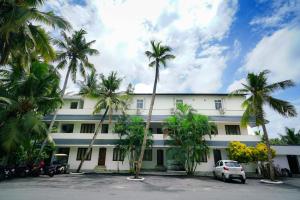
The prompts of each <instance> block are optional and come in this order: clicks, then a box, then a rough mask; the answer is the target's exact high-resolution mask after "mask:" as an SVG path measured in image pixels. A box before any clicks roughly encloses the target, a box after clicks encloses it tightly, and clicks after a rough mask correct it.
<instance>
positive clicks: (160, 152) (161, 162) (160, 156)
mask: <svg viewBox="0 0 300 200" xmlns="http://www.w3.org/2000/svg"><path fill="white" fill-rule="evenodd" d="M157 166H164V150H162V149H157Z"/></svg>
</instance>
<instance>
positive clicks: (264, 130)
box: [262, 119, 275, 181]
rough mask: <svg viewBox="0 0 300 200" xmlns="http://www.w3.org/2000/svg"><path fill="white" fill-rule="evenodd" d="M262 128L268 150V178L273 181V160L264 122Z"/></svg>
mask: <svg viewBox="0 0 300 200" xmlns="http://www.w3.org/2000/svg"><path fill="white" fill-rule="evenodd" d="M263 122H264V119H263ZM262 128H263V132H264V138H265V142H266V145H267V150H268V162H269V171H270V179H271V181H274V180H275V174H274V168H273V161H272V151H271V147H270V142H269V136H268V133H267V129H266V125H265V123H263V124H262Z"/></svg>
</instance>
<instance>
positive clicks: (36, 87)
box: [0, 62, 62, 157]
mask: <svg viewBox="0 0 300 200" xmlns="http://www.w3.org/2000/svg"><path fill="white" fill-rule="evenodd" d="M29 69H30V70H29V72H30V73H29V74H28V73H27V72H25V69H24V68H23V67H20V66H19V67H18V66H10V68H9V69H8V70H7V72H6V73H5V76H4V77H3V82H2V84H3V86H1V85H0V94H2V95H3V96H4V98H6V99H8V100H9V101H7V102H6V103H3V104H0V108H1V109H0V122H1V123H0V143H1V144H0V149H1V152H5V155H6V156H7V157H9V156H10V155H11V153H13V152H16V149H17V148H18V147H19V146H20V145H22V144H24V143H28V141H29V140H33V139H35V138H36V139H38V138H43V139H44V138H45V134H46V130H47V129H46V126H45V124H44V122H42V116H43V115H46V114H49V113H51V112H53V111H54V110H55V109H56V108H57V107H58V106H59V105H60V104H61V103H62V102H61V98H60V89H59V78H60V77H59V75H58V72H57V71H56V69H55V68H54V67H53V66H51V65H48V64H46V63H40V62H34V63H32V64H31V65H30V67H29ZM36 136H38V137H36Z"/></svg>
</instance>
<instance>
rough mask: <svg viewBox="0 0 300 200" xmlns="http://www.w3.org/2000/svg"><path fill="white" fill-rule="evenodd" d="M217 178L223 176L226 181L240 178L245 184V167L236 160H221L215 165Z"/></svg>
mask: <svg viewBox="0 0 300 200" xmlns="http://www.w3.org/2000/svg"><path fill="white" fill-rule="evenodd" d="M213 174H214V177H215V178H221V179H222V180H223V181H224V182H226V181H228V180H231V179H239V180H241V182H242V183H243V184H244V183H245V182H246V175H245V171H244V169H243V167H242V166H241V165H240V164H239V163H238V162H237V161H234V160H219V161H218V162H217V164H216V166H215V167H214V170H213Z"/></svg>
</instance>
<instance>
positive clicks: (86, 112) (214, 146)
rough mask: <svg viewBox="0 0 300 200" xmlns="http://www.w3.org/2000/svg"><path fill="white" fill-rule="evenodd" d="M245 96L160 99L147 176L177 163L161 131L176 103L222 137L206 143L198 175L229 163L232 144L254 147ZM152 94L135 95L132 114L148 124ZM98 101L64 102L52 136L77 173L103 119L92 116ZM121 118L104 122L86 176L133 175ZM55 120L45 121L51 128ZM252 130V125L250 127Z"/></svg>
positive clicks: (68, 99)
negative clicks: (117, 128) (121, 143)
mask: <svg viewBox="0 0 300 200" xmlns="http://www.w3.org/2000/svg"><path fill="white" fill-rule="evenodd" d="M244 98H245V97H244V96H234V97H233V96H229V95H228V94H157V95H156V99H155V104H154V109H153V113H152V120H151V125H150V129H151V131H152V133H153V145H152V148H151V149H148V150H147V152H146V153H145V154H146V155H145V157H146V158H145V160H144V161H143V165H142V168H143V169H144V170H147V169H148V170H173V169H172V162H171V160H170V159H168V155H167V149H168V146H167V145H166V141H167V140H169V138H165V137H164V136H163V134H162V133H163V132H162V128H163V124H164V121H165V119H166V118H167V117H168V116H170V115H172V114H173V113H174V111H175V108H176V104H177V103H186V104H189V105H191V106H192V107H193V108H194V109H195V110H196V112H197V113H200V114H204V115H207V116H208V117H209V120H210V121H212V122H214V123H215V124H216V125H217V128H218V133H217V135H214V136H212V137H211V138H206V140H207V142H208V145H209V147H210V151H209V153H208V154H207V155H205V158H203V159H202V162H201V163H200V164H199V165H198V167H197V169H196V171H197V172H199V173H209V172H211V171H212V169H213V166H214V164H215V163H216V162H217V161H218V160H220V159H227V154H226V151H225V148H226V147H227V145H228V143H229V142H230V141H241V142H243V143H246V144H247V145H255V144H256V143H257V142H258V141H260V138H259V137H258V136H256V135H255V134H254V132H253V131H252V129H251V127H250V126H248V127H241V126H240V119H241V116H242V114H243V109H242V107H241V104H242V102H243V100H244ZM150 101H151V94H134V95H133V98H132V101H131V103H130V106H129V107H128V110H127V114H128V115H131V116H141V117H143V118H144V119H145V120H146V118H147V114H148V109H149V107H150ZM95 103H96V101H95V100H92V99H89V98H83V97H81V96H66V97H64V105H63V107H62V108H61V109H60V110H59V111H58V115H57V118H56V123H55V129H56V130H55V131H54V132H53V133H52V134H51V136H52V138H53V139H54V141H55V144H56V146H57V153H64V154H67V155H68V164H69V165H70V169H71V170H72V169H73V170H74V169H76V168H77V166H78V165H79V162H80V158H81V156H82V155H83V154H84V153H85V151H86V149H87V147H88V145H89V143H90V141H91V138H92V136H93V134H92V133H93V132H94V130H95V126H96V125H97V123H98V122H99V120H100V118H101V114H102V113H98V114H93V110H94V106H95ZM120 114H121V113H118V112H114V113H113V117H112V119H113V120H112V122H111V123H109V120H108V118H107V119H106V120H105V121H104V124H103V125H102V127H101V131H100V133H99V134H98V136H97V139H96V142H95V144H94V146H93V148H92V152H91V154H90V155H89V156H88V159H87V160H86V161H85V162H84V164H83V167H82V169H83V170H89V171H93V170H111V171H114V170H125V171H126V170H129V162H128V158H125V159H124V161H118V159H119V158H118V157H119V156H118V152H117V150H116V148H115V146H116V144H117V142H118V140H119V136H118V134H117V133H113V130H114V128H113V127H114V123H115V119H116V117H117V116H118V115H120ZM51 119H52V116H51V115H50V116H46V117H45V121H48V122H50V121H51ZM250 125H251V124H250ZM247 170H248V171H255V168H254V167H251V166H249V167H246V171H247Z"/></svg>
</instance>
